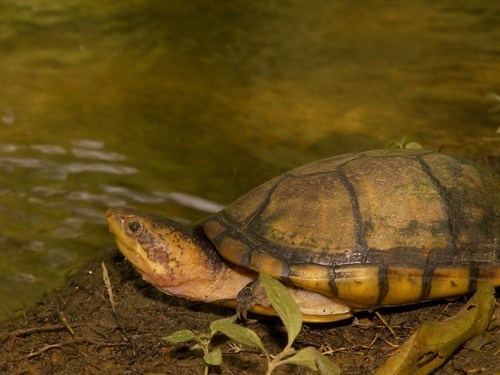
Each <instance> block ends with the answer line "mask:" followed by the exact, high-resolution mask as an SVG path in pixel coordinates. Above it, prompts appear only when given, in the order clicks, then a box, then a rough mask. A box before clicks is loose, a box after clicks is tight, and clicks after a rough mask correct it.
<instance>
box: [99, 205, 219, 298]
mask: <svg viewBox="0 0 500 375" xmlns="http://www.w3.org/2000/svg"><path fill="white" fill-rule="evenodd" d="M106 219H107V221H108V226H109V229H110V231H111V232H112V233H113V234H114V235H115V237H116V243H117V245H118V248H119V249H120V251H121V252H122V253H123V255H124V256H125V257H126V258H127V259H128V260H129V261H130V262H131V263H132V265H133V266H134V267H135V268H136V269H137V270H138V271H139V273H140V274H141V275H142V277H143V278H144V279H145V280H146V281H148V282H150V283H151V284H153V285H154V286H155V287H157V288H158V289H160V290H162V291H164V292H166V293H169V294H174V295H177V296H180V297H187V298H192V299H195V298H196V297H193V296H191V294H192V293H193V292H194V293H196V288H195V287H193V284H199V283H200V282H201V283H203V282H209V280H208V279H207V278H209V277H210V275H211V274H212V273H213V272H215V271H216V270H217V264H220V262H221V260H220V258H219V257H218V255H217V253H216V251H215V250H214V249H213V247H212V245H211V244H210V243H209V242H208V240H207V239H206V238H205V237H204V235H203V233H199V232H200V231H199V230H198V229H197V228H191V227H188V226H185V225H182V224H179V223H177V222H175V221H172V220H168V219H163V218H161V219H160V218H158V217H155V216H152V215H146V214H141V213H139V212H137V211H134V210H131V209H128V208H110V209H108V210H107V212H106ZM217 259H218V260H217Z"/></svg>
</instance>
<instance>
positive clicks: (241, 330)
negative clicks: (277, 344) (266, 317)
mask: <svg viewBox="0 0 500 375" xmlns="http://www.w3.org/2000/svg"><path fill="white" fill-rule="evenodd" d="M217 322H218V323H217V325H216V326H215V327H213V328H212V327H210V328H212V329H215V330H216V331H217V332H221V333H223V334H225V335H226V336H228V337H230V338H231V339H233V340H234V341H238V342H239V343H241V344H243V345H247V346H250V347H253V348H258V349H261V350H262V351H263V352H264V353H265V352H266V350H265V348H264V345H263V344H262V341H260V338H259V336H257V334H256V333H255V332H254V331H252V330H251V329H249V328H246V327H242V326H240V325H238V324H234V323H232V322H231V321H229V320H227V319H222V320H218V321H217ZM214 323H215V322H214Z"/></svg>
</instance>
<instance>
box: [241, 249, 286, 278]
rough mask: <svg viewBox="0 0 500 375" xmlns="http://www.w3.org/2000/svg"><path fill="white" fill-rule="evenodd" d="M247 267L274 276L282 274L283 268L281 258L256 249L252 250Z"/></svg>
mask: <svg viewBox="0 0 500 375" xmlns="http://www.w3.org/2000/svg"><path fill="white" fill-rule="evenodd" d="M249 267H250V268H252V269H254V270H258V271H259V272H265V273H267V274H269V275H271V276H274V277H280V276H281V275H283V270H284V268H285V267H284V265H283V262H282V261H281V260H279V259H276V258H274V257H272V256H271V255H269V254H266V253H264V252H262V251H258V250H254V251H253V252H252V254H251V258H250V264H249Z"/></svg>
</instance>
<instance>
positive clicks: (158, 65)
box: [0, 0, 500, 318]
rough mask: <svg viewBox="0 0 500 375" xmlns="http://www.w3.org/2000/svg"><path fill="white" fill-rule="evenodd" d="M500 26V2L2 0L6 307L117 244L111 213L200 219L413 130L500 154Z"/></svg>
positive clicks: (5, 310)
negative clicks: (292, 174)
mask: <svg viewBox="0 0 500 375" xmlns="http://www.w3.org/2000/svg"><path fill="white" fill-rule="evenodd" d="M498 24H500V6H499V4H498V2H497V1H481V2H470V1H441V2H439V4H436V2H431V1H414V2H401V3H397V2H382V1H364V2H342V3H341V2H336V1H329V0H320V1H287V2H284V1H275V2H272V3H271V2H269V3H268V2H265V1H248V0H247V1H225V2H209V1H192V2H184V1H153V0H150V1H147V0H135V1H134V0H125V1H120V2H115V1H106V2H103V1H83V0H68V1H60V2H57V1H48V0H47V1H42V0H38V1H37V0H30V1H28V0H6V1H2V2H1V3H0V224H1V227H0V228H1V229H0V318H2V317H6V316H9V315H12V314H13V313H16V312H19V311H22V309H23V308H25V307H26V306H29V304H31V303H33V302H34V301H36V300H38V299H40V298H42V296H43V294H44V293H46V292H48V291H50V290H52V289H54V288H56V287H57V286H59V285H61V284H62V283H63V282H64V278H65V276H66V275H67V274H68V272H69V271H70V270H72V269H74V268H75V267H78V266H79V265H81V264H83V262H84V261H85V260H86V259H89V258H90V257H92V256H93V255H95V254H97V253H98V252H99V250H101V249H104V248H109V247H111V246H113V242H112V238H111V236H110V234H109V233H108V232H107V230H106V228H105V226H104V220H103V212H104V210H105V208H106V207H108V206H117V205H118V206H125V205H126V206H130V207H136V208H140V209H144V210H148V211H152V212H156V213H161V214H163V215H166V216H170V217H174V218H179V219H181V220H185V221H195V220H198V219H200V218H202V217H203V216H205V215H207V213H209V212H211V211H213V210H216V209H217V208H218V206H217V204H219V205H224V204H227V203H229V202H231V201H232V200H233V199H235V198H237V197H238V196H239V195H241V194H242V193H244V192H246V191H247V190H249V189H251V188H252V187H254V186H256V185H258V184H259V183H261V182H263V181H264V180H266V179H268V178H270V177H272V176H274V175H276V174H279V173H281V172H283V171H285V170H287V169H289V168H292V167H294V166H297V165H300V164H302V163H305V162H308V161H311V160H314V159H318V158H322V157H326V156H330V155H333V154H339V153H343V152H350V151H359V150H365V149H370V148H380V147H385V146H386V145H387V144H388V142H389V141H390V140H395V139H401V138H402V137H403V136H409V137H410V138H411V139H413V140H416V141H418V142H420V143H421V144H423V145H424V146H426V147H429V148H442V149H443V150H444V151H447V152H450V153H458V154H464V155H468V156H471V157H475V158H479V159H484V158H485V157H487V156H489V157H490V159H491V157H494V158H498V156H499V152H498V149H499V142H498V141H499V135H498V133H497V128H498V126H499V124H500V114H499V113H497V112H495V111H491V110H489V109H491V108H492V107H494V106H495V105H496V104H498V103H495V100H494V98H493V97H492V96H491V95H490V96H488V93H490V92H496V93H499V92H500V63H499V61H500V43H499V40H500V29H499V28H498ZM197 198H202V199H204V200H207V201H208V202H207V201H204V200H201V201H200V200H197ZM210 202H216V203H217V204H211V203H210ZM96 277H100V276H98V275H97V276H96Z"/></svg>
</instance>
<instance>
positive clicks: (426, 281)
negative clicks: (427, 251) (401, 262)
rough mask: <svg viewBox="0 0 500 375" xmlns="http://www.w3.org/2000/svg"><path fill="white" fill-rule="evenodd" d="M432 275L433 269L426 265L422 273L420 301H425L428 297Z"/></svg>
mask: <svg viewBox="0 0 500 375" xmlns="http://www.w3.org/2000/svg"><path fill="white" fill-rule="evenodd" d="M433 273H434V267H432V266H429V265H426V266H425V268H424V272H423V273H422V289H421V292H420V298H419V299H420V300H425V299H427V297H429V293H430V292H431V286H432V275H433Z"/></svg>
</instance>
